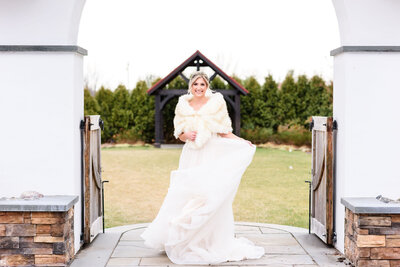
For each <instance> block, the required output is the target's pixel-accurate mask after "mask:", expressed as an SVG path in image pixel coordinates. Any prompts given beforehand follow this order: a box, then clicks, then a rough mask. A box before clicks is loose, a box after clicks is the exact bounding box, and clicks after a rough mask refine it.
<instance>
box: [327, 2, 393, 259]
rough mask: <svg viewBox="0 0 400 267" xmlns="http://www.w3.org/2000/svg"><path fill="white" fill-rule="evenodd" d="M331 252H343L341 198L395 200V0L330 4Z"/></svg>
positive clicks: (342, 210) (342, 207) (342, 208)
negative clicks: (336, 34) (334, 44)
mask: <svg viewBox="0 0 400 267" xmlns="http://www.w3.org/2000/svg"><path fill="white" fill-rule="evenodd" d="M333 4H334V7H335V10H336V15H337V19H338V23H339V30H340V37H341V45H342V46H341V47H340V48H338V49H335V50H333V51H332V52H331V54H332V55H333V56H334V83H333V84H334V90H333V91H334V105H333V114H334V119H335V120H337V122H338V132H337V155H336V159H337V162H336V201H335V205H336V216H335V224H336V234H337V243H336V248H338V249H339V250H340V251H342V252H343V251H344V206H343V205H342V204H340V199H341V198H342V197H376V196H377V195H380V194H381V195H383V196H386V197H389V198H393V199H397V198H400V190H399V188H400V172H399V166H400V155H399V151H400V138H399V136H400V134H399V132H400V123H399V122H398V121H399V116H400V81H399V80H400V79H399V77H400V76H399V73H400V27H399V25H400V16H399V14H400V1H397V0H385V1H382V0H333Z"/></svg>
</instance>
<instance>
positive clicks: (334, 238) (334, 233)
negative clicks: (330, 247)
mask: <svg viewBox="0 0 400 267" xmlns="http://www.w3.org/2000/svg"><path fill="white" fill-rule="evenodd" d="M336 238H337V236H336V232H333V237H332V241H333V243H336V240H337V239H336Z"/></svg>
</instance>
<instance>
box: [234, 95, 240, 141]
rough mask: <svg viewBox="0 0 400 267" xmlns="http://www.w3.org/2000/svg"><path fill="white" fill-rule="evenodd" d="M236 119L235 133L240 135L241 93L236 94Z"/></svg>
mask: <svg viewBox="0 0 400 267" xmlns="http://www.w3.org/2000/svg"><path fill="white" fill-rule="evenodd" d="M234 111H235V116H234V118H235V121H234V125H235V134H236V135H237V136H240V95H239V94H236V95H235V108H234Z"/></svg>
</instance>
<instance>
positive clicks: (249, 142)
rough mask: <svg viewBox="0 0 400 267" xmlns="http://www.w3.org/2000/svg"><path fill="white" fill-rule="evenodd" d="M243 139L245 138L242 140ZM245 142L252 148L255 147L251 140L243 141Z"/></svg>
mask: <svg viewBox="0 0 400 267" xmlns="http://www.w3.org/2000/svg"><path fill="white" fill-rule="evenodd" d="M242 139H243V138H242ZM243 141H245V142H246V143H248V144H249V145H250V146H254V145H253V143H252V142H251V141H249V140H246V139H243Z"/></svg>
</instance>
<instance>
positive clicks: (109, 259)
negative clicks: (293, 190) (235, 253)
mask: <svg viewBox="0 0 400 267" xmlns="http://www.w3.org/2000/svg"><path fill="white" fill-rule="evenodd" d="M146 226H147V224H139V225H130V226H123V227H116V228H115V229H113V228H111V229H109V230H108V231H107V233H106V234H105V235H104V236H99V237H97V238H96V239H98V240H95V242H94V243H93V246H92V248H90V247H89V248H87V249H83V250H81V252H80V253H78V255H77V257H76V260H75V261H74V262H73V264H72V265H71V267H80V266H85V267H88V266H92V265H93V266H107V267H116V266H119V267H133V266H149V267H158V266H163V267H168V266H184V265H176V264H174V263H172V262H171V261H170V260H169V259H168V257H167V256H166V254H165V253H164V252H159V251H156V250H153V249H149V248H147V247H145V246H144V244H143V240H142V239H141V238H140V234H141V233H142V232H143V231H144V229H145V228H146ZM118 232H119V233H120V235H119V236H120V238H119V240H118V238H116V236H115V235H116V233H118ZM112 234H114V237H113V238H114V239H115V245H110V244H111V243H112V242H114V241H105V239H103V238H105V237H106V236H107V235H112ZM235 234H236V236H238V237H239V236H244V237H246V238H248V239H250V240H252V241H253V242H254V243H255V244H256V245H258V246H263V247H264V248H265V251H266V253H265V255H264V256H263V257H262V258H261V259H257V260H244V261H239V262H227V263H222V264H219V265H214V266H224V267H232V266H236V267H250V266H276V267H289V266H291V267H294V266H296V267H301V266H303V267H305V266H309V267H311V266H346V264H345V262H342V261H343V255H341V254H340V253H339V252H338V251H337V250H336V249H334V248H331V247H328V246H326V245H325V244H324V243H323V242H322V241H320V240H319V239H318V238H317V237H316V236H315V235H309V234H308V230H307V229H303V228H297V227H290V226H283V225H273V224H258V223H235ZM102 240H103V241H102ZM96 242H98V243H97V245H96ZM99 243H103V247H101V246H100V247H101V248H100V247H98V248H96V246H98V245H99ZM107 244H108V245H107ZM104 246H108V247H109V250H110V252H109V253H107V252H106V251H107V250H106V249H104ZM112 247H113V249H110V248H112ZM99 249H103V251H102V252H100V253H99ZM85 250H87V251H85ZM90 250H92V252H91V251H90ZM95 251H97V254H93V253H95ZM91 254H92V256H90V255H91ZM96 255H97V256H96ZM90 257H92V259H90ZM101 257H103V258H104V260H103V262H104V264H103V263H101ZM96 260H97V263H95V262H96ZM90 263H92V265H91V264H90ZM191 266H194V265H191ZM201 266H204V265H201Z"/></svg>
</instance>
